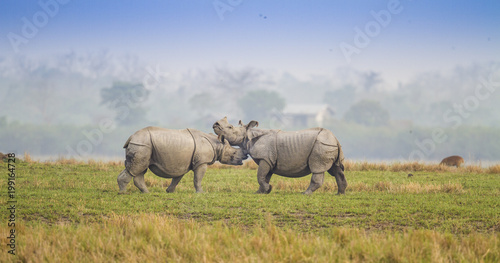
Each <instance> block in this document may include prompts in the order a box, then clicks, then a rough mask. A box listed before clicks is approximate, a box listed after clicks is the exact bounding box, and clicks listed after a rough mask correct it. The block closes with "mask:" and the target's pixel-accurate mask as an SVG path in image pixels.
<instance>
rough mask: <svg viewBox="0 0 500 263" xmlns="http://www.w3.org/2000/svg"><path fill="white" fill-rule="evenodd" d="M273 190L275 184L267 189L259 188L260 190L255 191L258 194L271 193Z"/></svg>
mask: <svg viewBox="0 0 500 263" xmlns="http://www.w3.org/2000/svg"><path fill="white" fill-rule="evenodd" d="M271 190H273V186H272V185H269V189H267V191H265V190H261V189H260V188H259V190H257V192H255V193H256V194H269V193H270V192H271Z"/></svg>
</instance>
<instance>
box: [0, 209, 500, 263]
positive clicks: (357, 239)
mask: <svg viewBox="0 0 500 263" xmlns="http://www.w3.org/2000/svg"><path fill="white" fill-rule="evenodd" d="M17 230H18V250H17V256H12V255H9V254H7V253H6V251H5V246H2V247H3V248H2V249H1V252H2V253H3V256H2V257H0V262H11V261H19V262H116V261H119V262H144V261H145V262H158V261H160V262H401V261H408V262H419V261H422V262H449V261H452V262H456V261H463V262H497V260H499V259H500V252H499V247H498V243H499V241H500V240H499V239H500V236H499V235H498V233H497V234H480V233H473V234H470V235H467V236H463V237H457V236H452V235H450V234H445V233H439V232H436V231H433V230H415V231H408V232H406V231H405V232H370V233H367V232H365V231H364V230H362V229H353V228H330V229H325V231H324V232H323V233H321V234H310V233H299V232H295V231H293V230H290V229H282V228H279V227H277V226H276V225H275V223H274V222H273V221H272V216H268V219H267V222H266V223H265V224H263V225H257V226H255V227H254V228H251V229H247V228H242V227H239V226H230V227H229V226H227V225H225V224H224V223H223V222H218V223H215V224H214V225H206V224H203V223H197V222H195V221H193V220H181V219H177V218H173V217H170V216H165V215H157V214H140V215H134V216H123V215H111V216H108V217H103V218H102V221H101V222H88V223H81V224H78V225H72V224H68V223H64V222H62V223H61V224H57V225H53V226H51V227H47V226H46V225H42V224H40V225H34V226H24V225H22V224H20V225H19V226H18V227H17ZM7 231H8V229H7V227H6V226H5V225H1V226H0V234H1V235H2V236H7V234H6V233H7Z"/></svg>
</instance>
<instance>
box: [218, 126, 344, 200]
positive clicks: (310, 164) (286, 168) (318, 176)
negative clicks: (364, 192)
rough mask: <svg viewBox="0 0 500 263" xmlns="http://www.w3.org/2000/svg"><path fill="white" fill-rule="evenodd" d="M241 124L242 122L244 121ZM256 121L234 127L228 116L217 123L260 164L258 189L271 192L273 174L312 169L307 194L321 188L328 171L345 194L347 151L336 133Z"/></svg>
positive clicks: (299, 173) (298, 174)
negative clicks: (262, 126)
mask: <svg viewBox="0 0 500 263" xmlns="http://www.w3.org/2000/svg"><path fill="white" fill-rule="evenodd" d="M240 124H241V123H240ZM255 126H257V122H255V121H252V122H250V123H249V124H247V125H244V126H243V125H242V127H233V126H232V125H231V124H229V123H228V122H227V118H224V119H222V120H220V121H218V122H216V123H215V124H214V126H213V128H214V132H215V133H216V134H218V135H223V136H225V138H226V139H227V140H228V141H229V143H231V144H233V145H238V146H239V147H241V148H243V149H245V150H246V151H248V153H249V154H250V156H251V157H252V158H253V159H254V161H255V162H256V163H257V164H258V165H259V169H258V171H257V179H258V182H259V185H260V187H259V190H258V191H257V193H269V192H271V189H272V186H271V185H270V184H269V181H270V179H271V176H272V175H273V174H278V175H281V176H286V177H302V176H306V175H308V174H310V173H312V174H313V175H312V177H311V183H310V185H309V187H308V188H307V190H306V191H305V192H304V194H311V193H312V192H314V191H315V190H317V189H318V188H319V187H320V186H321V185H322V184H323V180H324V172H326V171H328V172H329V173H330V174H331V175H332V176H334V177H335V179H336V181H337V186H338V194H344V193H345V189H346V187H347V182H346V180H345V175H344V172H343V171H344V165H343V161H344V153H343V152H342V147H341V145H340V143H339V142H338V140H337V138H336V137H335V136H334V135H333V133H332V132H331V131H329V130H327V129H323V128H312V129H306V130H300V131H294V132H286V131H281V130H264V129H256V128H253V127H255Z"/></svg>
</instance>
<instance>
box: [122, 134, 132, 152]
mask: <svg viewBox="0 0 500 263" xmlns="http://www.w3.org/2000/svg"><path fill="white" fill-rule="evenodd" d="M130 140H132V136H130V137H128V140H127V142H125V144H124V145H123V148H124V149H127V147H128V144H129V143H130Z"/></svg>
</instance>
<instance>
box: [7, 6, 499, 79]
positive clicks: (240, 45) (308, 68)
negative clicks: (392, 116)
mask: <svg viewBox="0 0 500 263" xmlns="http://www.w3.org/2000/svg"><path fill="white" fill-rule="evenodd" d="M61 2H64V1H62V0H61ZM67 2H68V3H65V4H59V3H58V2H56V0H41V1H40V2H39V1H17V0H2V1H1V6H2V7H1V8H0V25H1V26H0V36H1V40H0V56H2V57H4V56H12V55H24V56H27V57H38V56H44V57H50V56H53V55H57V54H61V53H65V52H71V51H75V52H79V53H85V52H89V53H92V52H99V51H102V50H109V51H111V52H113V53H116V54H132V55H135V56H137V57H139V58H140V59H141V60H144V61H147V63H151V65H156V64H158V63H160V64H161V65H162V66H164V67H166V68H169V69H170V70H174V71H179V72H182V71H186V70H189V69H193V68H210V67H217V66H227V67H234V68H244V67H255V68H260V69H264V70H275V71H278V72H290V73H292V74H295V75H297V76H308V75H314V74H326V75H328V74H330V73H332V72H335V71H336V70H337V69H338V68H343V67H351V68H354V69H358V70H371V71H376V72H380V73H382V76H383V77H384V78H385V79H388V80H390V81H393V82H394V83H395V82H397V81H405V80H407V79H408V78H410V77H412V76H414V75H415V74H417V73H419V72H422V71H427V70H449V69H452V68H454V67H455V66H457V65H469V64H472V63H482V62H487V61H499V60H500V1H494V0H489V1H463V0H459V1H451V0H447V1H433V0H425V1H409V0H401V1H388V0H386V1H369V0H363V1H361V0H358V1H347V0H343V1H338V0H337V1H331V0H330V1H326V0H325V1H263V0H259V1H250V0H246V1H245V0H243V1H237V0H231V1H227V0H221V1H214V0H208V1H123V0H120V1H118V0H110V1H95V0H94V1H79V0H73V1H67ZM239 2H241V3H239ZM39 3H51V4H49V7H50V9H49V10H52V11H53V13H54V14H53V17H51V16H50V15H45V16H44V14H47V13H46V11H44V8H43V7H42V6H41V5H40V4H39ZM53 3H58V4H57V8H58V10H56V11H54V10H55V6H54V5H53ZM214 3H219V4H220V3H222V4H220V6H226V7H230V8H231V9H232V10H231V11H226V12H225V13H223V15H222V18H223V19H221V16H219V15H218V12H217V11H216V8H215V7H214ZM231 3H233V5H234V6H231ZM235 3H236V4H235ZM238 3H239V4H238ZM388 4H389V5H396V6H397V8H398V10H399V12H398V13H397V14H394V13H393V14H391V18H390V21H389V22H388V24H387V25H386V26H385V27H384V26H380V25H379V29H380V30H378V31H377V32H376V34H375V35H374V36H372V37H369V40H370V42H369V44H368V45H366V47H363V48H359V50H358V51H359V53H355V54H352V55H351V56H350V62H349V61H348V59H346V56H345V55H344V54H343V52H342V49H341V44H342V43H344V44H348V45H351V46H354V47H356V45H355V41H354V39H355V37H356V31H355V29H356V28H359V29H361V30H362V31H365V28H366V26H367V25H370V23H371V25H374V24H373V23H375V22H376V19H375V18H374V17H373V15H372V12H376V13H378V12H380V11H381V10H385V11H388V10H389V8H388ZM44 17H45V18H48V20H47V21H44V20H43V19H44ZM36 18H38V19H40V20H39V24H42V26H41V27H39V28H38V32H37V33H36V34H35V35H34V36H33V37H31V38H30V37H26V36H24V35H23V32H22V29H23V26H24V24H25V22H24V21H26V19H27V20H28V21H30V22H31V23H34V19H36ZM23 19H24V20H23ZM372 29H373V30H377V28H372ZM13 34H15V35H17V36H20V37H24V38H25V40H26V41H25V43H22V44H18V45H17V48H18V50H19V51H18V52H17V53H16V52H14V50H15V49H14V47H13V45H12V44H11V43H10V42H11V40H10V39H12V36H13ZM9 36H10V37H9Z"/></svg>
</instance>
